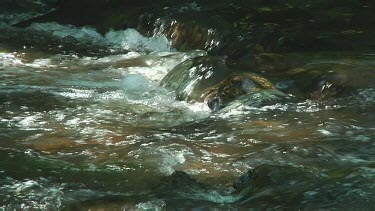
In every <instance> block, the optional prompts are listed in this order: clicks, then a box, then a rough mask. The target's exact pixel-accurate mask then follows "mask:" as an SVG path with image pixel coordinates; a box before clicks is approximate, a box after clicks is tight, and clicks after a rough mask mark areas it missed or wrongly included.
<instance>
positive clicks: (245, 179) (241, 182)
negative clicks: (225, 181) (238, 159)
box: [233, 169, 254, 192]
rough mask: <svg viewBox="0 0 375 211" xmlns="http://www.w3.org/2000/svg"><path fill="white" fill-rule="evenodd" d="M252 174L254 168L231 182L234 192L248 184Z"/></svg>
mask: <svg viewBox="0 0 375 211" xmlns="http://www.w3.org/2000/svg"><path fill="white" fill-rule="evenodd" d="M253 176H254V169H250V170H248V171H247V172H245V173H243V174H241V175H240V177H238V179H237V180H236V181H235V182H234V183H233V188H234V189H236V192H239V191H241V190H242V189H243V188H244V187H245V186H247V185H249V184H250V182H251V180H252V178H253Z"/></svg>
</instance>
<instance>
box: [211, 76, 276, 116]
mask: <svg viewBox="0 0 375 211" xmlns="http://www.w3.org/2000/svg"><path fill="white" fill-rule="evenodd" d="M274 88H275V87H274V86H273V84H272V83H271V82H270V81H268V80H267V79H265V78H263V77H261V76H259V75H256V74H254V73H242V74H232V75H229V76H228V77H227V78H226V79H225V80H223V81H221V82H220V83H219V84H217V85H215V86H214V87H213V88H211V89H210V90H208V91H207V92H206V93H204V96H205V98H204V101H205V102H207V105H208V107H209V108H210V109H211V110H213V111H217V110H219V109H221V108H223V107H225V106H226V105H227V104H228V103H230V102H232V101H234V100H235V99H237V98H238V97H240V96H243V95H248V94H252V93H255V92H257V91H260V90H263V89H274Z"/></svg>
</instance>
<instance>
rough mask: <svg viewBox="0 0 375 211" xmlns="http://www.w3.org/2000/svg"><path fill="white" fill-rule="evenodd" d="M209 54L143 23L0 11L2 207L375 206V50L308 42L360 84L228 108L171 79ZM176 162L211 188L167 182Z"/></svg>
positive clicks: (280, 81)
mask: <svg viewBox="0 0 375 211" xmlns="http://www.w3.org/2000/svg"><path fill="white" fill-rule="evenodd" d="M202 55H206V52H204V51H189V52H178V51H176V50H174V49H173V48H172V47H171V44H170V41H168V40H167V39H166V38H165V37H164V36H162V35H155V36H153V37H143V36H142V35H140V33H138V32H137V31H136V30H134V29H126V30H122V31H111V32H108V33H107V34H106V35H100V34H98V33H97V32H96V31H95V30H94V29H91V28H89V27H82V28H77V27H73V26H69V25H60V24H57V23H44V24H33V25H32V26H30V27H28V28H23V29H20V28H14V27H11V26H9V25H8V24H2V25H1V27H0V210H1V209H5V210H7V209H63V208H65V209H99V208H116V209H126V208H129V209H153V210H164V209H177V208H186V209H189V208H195V209H207V208H222V209H230V208H233V209H235V208H250V207H258V208H280V207H284V208H285V207H297V208H332V207H336V208H340V207H343V208H344V207H357V208H363V207H364V208H371V207H372V208H374V203H375V184H374V181H375V162H374V159H373V158H374V154H375V144H374V143H375V142H374V135H375V124H374V123H375V112H374V111H375V85H374V82H375V76H374V68H375V54H371V53H369V52H366V53H364V52H346V53H343V52H331V53H325V54H322V53H320V54H312V53H310V54H309V55H307V54H306V57H308V58H310V59H309V60H308V62H306V63H305V68H307V69H308V68H310V69H313V68H315V67H322V66H323V67H324V68H323V69H325V70H326V71H327V73H328V72H330V73H331V72H332V71H335V70H339V71H340V72H339V75H340V76H342V75H343V77H345V78H346V79H347V80H346V81H347V83H348V84H349V86H350V87H352V90H354V91H353V93H350V94H346V95H343V96H340V97H336V98H334V99H332V98H329V99H327V100H324V99H323V100H314V99H310V98H296V99H294V100H290V101H286V102H277V103H275V104H271V105H267V106H260V107H251V106H237V107H233V108H230V109H226V110H224V111H221V112H211V111H210V109H209V108H208V107H207V106H206V105H205V104H203V103H202V104H200V103H187V102H181V101H176V100H175V99H174V98H175V94H174V92H173V90H167V89H165V88H163V87H161V86H159V82H160V81H161V79H162V78H163V77H164V76H165V75H166V74H167V73H168V72H169V71H170V70H172V69H173V67H175V66H176V65H178V64H180V63H181V62H183V61H185V60H187V59H189V58H194V57H197V56H202ZM270 77H271V78H272V81H273V82H274V83H275V84H276V85H277V86H278V87H279V88H280V89H281V90H282V89H284V88H286V87H288V86H289V85H290V84H291V83H293V81H291V79H285V77H279V78H278V77H277V76H275V75H273V76H270ZM253 168H255V169H259V172H260V173H259V176H258V177H257V178H255V179H254V181H253V183H251V185H250V189H249V190H248V191H245V193H231V192H233V190H232V187H231V185H232V183H233V181H235V180H236V178H237V177H239V176H240V175H241V174H242V173H244V172H246V171H248V170H249V169H253ZM175 170H179V171H184V172H186V173H188V174H189V175H191V177H193V178H194V179H196V180H198V181H199V182H201V183H205V184H208V185H211V186H212V187H213V188H212V190H202V191H200V190H191V189H184V188H176V189H175V188H173V187H169V188H168V187H164V188H160V186H161V185H158V184H160V180H161V179H162V178H164V177H166V176H169V175H171V174H172V173H173V172H174V171H175Z"/></svg>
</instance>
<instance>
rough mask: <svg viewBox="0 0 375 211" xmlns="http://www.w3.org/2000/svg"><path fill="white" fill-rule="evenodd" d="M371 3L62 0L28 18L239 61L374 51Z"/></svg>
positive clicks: (280, 0) (348, 0)
mask: <svg viewBox="0 0 375 211" xmlns="http://www.w3.org/2000/svg"><path fill="white" fill-rule="evenodd" d="M374 7H375V5H374V3H373V2H370V1H360V2H358V1H352V0H346V1H341V2H337V1H333V0H328V1H321V0H319V1H309V2H308V3H307V2H298V1H290V0H279V1H260V0H249V1H226V0H218V1H215V2H212V1H207V0H196V1H194V2H193V3H186V1H176V0H174V1H172V0H163V1H157V2H155V1H151V0H144V1H136V0H97V1H90V0H60V1H59V2H58V4H57V10H56V11H55V12H52V13H50V14H47V15H45V16H42V17H39V18H36V19H33V20H30V21H26V22H23V23H20V24H18V26H27V25H28V24H30V23H33V22H46V21H57V22H60V23H63V24H73V25H76V26H83V25H91V26H93V27H95V28H97V29H98V30H99V31H100V32H102V33H105V32H107V31H108V30H109V29H111V28H113V29H125V28H136V29H138V30H139V31H141V32H142V33H143V34H146V35H153V34H154V33H163V34H165V35H166V36H167V37H168V38H170V39H171V40H172V41H173V46H174V47H175V48H177V49H179V50H190V49H205V50H208V51H209V52H210V54H211V55H225V56H228V57H229V58H230V59H232V60H235V59H238V58H243V56H247V55H250V54H254V53H255V54H256V53H264V52H293V51H301V50H302V51H322V50H331V51H332V50H353V49H372V48H373V47H374V45H375V40H374V39H373V37H375V36H373V35H374V34H375V30H374V29H373V27H372V26H373V25H374V24H375V21H374V20H373V19H371V18H368V17H371V16H372V14H373V9H374Z"/></svg>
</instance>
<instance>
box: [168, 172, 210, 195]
mask: <svg viewBox="0 0 375 211" xmlns="http://www.w3.org/2000/svg"><path fill="white" fill-rule="evenodd" d="M162 187H163V188H165V189H174V190H178V191H206V190H208V189H209V188H210V187H209V186H208V185H206V184H203V183H200V182H198V181H197V180H195V179H193V178H191V177H190V176H189V175H188V174H187V173H185V172H183V171H174V172H173V173H172V174H171V175H170V176H168V177H166V178H164V179H163V180H162Z"/></svg>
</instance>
